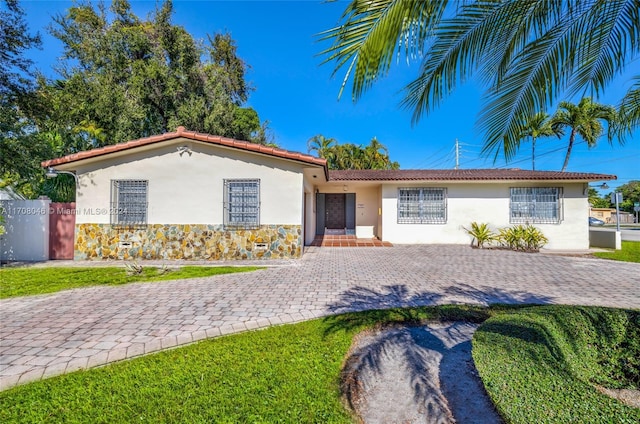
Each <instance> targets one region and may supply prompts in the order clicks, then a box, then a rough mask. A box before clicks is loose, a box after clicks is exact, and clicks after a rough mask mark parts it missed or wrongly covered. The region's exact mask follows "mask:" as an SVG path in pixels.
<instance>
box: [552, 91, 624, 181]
mask: <svg viewBox="0 0 640 424" xmlns="http://www.w3.org/2000/svg"><path fill="white" fill-rule="evenodd" d="M602 121H604V122H606V123H607V125H608V131H607V134H608V136H609V142H611V141H612V129H613V126H614V125H616V122H617V113H616V110H615V109H614V108H613V107H611V106H606V105H602V104H599V103H596V102H594V101H593V100H591V98H590V97H584V98H582V100H580V102H579V103H578V104H577V105H576V104H574V103H571V102H560V105H559V108H558V111H557V112H556V113H555V115H554V116H553V117H552V118H551V128H552V129H553V131H554V132H556V133H559V134H560V133H563V132H564V129H565V128H568V129H569V131H570V132H569V146H568V147H567V155H566V156H565V158H564V164H563V165H562V171H563V172H564V171H565V170H566V169H567V165H569V157H570V156H571V150H572V149H573V144H574V142H575V140H576V136H577V135H579V136H580V137H581V138H582V139H583V140H584V141H585V142H586V143H587V146H589V148H592V147H594V146H595V145H596V143H597V141H598V139H599V138H600V137H601V136H602V135H603V134H604V127H603V125H602Z"/></svg>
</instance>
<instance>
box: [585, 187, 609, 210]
mask: <svg viewBox="0 0 640 424" xmlns="http://www.w3.org/2000/svg"><path fill="white" fill-rule="evenodd" d="M589 204H590V205H591V207H592V208H610V207H611V201H610V200H609V196H604V197H602V196H600V193H598V190H596V189H595V188H591V187H590V188H589Z"/></svg>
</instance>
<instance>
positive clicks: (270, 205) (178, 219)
mask: <svg viewBox="0 0 640 424" xmlns="http://www.w3.org/2000/svg"><path fill="white" fill-rule="evenodd" d="M178 146H188V147H189V148H190V149H191V154H188V153H183V154H182V155H180V154H179V152H178V151H177V147H178ZM303 168H304V165H303V164H298V163H295V162H291V161H287V160H283V159H278V158H271V157H267V156H263V155H257V154H252V153H248V152H243V151H238V150H232V149H226V148H222V147H218V146H209V145H205V144H202V143H197V142H193V141H189V140H171V141H168V142H164V143H158V144H155V145H153V147H152V148H151V149H139V150H138V151H128V152H127V154H126V155H125V154H120V155H119V156H118V155H112V156H110V157H108V158H105V159H103V160H95V159H94V160H91V161H84V162H79V163H76V164H73V169H75V170H76V172H77V174H78V177H79V187H78V193H77V208H78V215H77V217H76V218H77V220H76V223H77V224H83V223H97V224H106V223H109V222H110V216H109V213H108V211H109V208H110V200H111V180H123V179H140V180H148V181H149V185H148V204H149V206H148V223H149V224H222V223H223V213H224V212H223V193H224V188H223V180H224V179H242V178H250V179H260V203H261V204H260V223H261V224H263V225H269V224H281V225H302V215H303V205H302V201H301V198H302V197H303V195H304V191H303V173H302V172H303Z"/></svg>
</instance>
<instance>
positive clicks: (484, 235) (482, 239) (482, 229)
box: [462, 221, 496, 248]
mask: <svg viewBox="0 0 640 424" xmlns="http://www.w3.org/2000/svg"><path fill="white" fill-rule="evenodd" d="M462 228H464V227H462ZM464 230H465V231H466V232H467V234H469V235H470V236H471V237H472V239H471V247H479V248H482V247H484V244H485V243H490V242H492V241H494V240H495V239H496V235H495V234H494V233H493V231H491V230H490V229H489V226H488V225H487V224H484V223H483V224H478V223H477V222H475V221H474V222H472V223H471V229H468V228H464ZM474 242H475V245H474Z"/></svg>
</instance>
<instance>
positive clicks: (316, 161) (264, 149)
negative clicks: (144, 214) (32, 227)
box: [41, 127, 327, 174]
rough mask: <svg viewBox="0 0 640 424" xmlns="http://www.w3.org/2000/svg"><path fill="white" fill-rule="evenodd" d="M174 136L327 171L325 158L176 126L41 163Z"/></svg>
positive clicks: (52, 163) (70, 159)
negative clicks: (144, 136)
mask: <svg viewBox="0 0 640 424" xmlns="http://www.w3.org/2000/svg"><path fill="white" fill-rule="evenodd" d="M175 138H186V139H189V140H195V141H201V142H204V143H209V144H214V145H217V146H224V147H230V148H232V149H238V150H244V151H247V152H253V153H258V154H262V155H267V156H273V157H277V158H282V159H288V160H293V161H297V162H302V163H306V164H310V165H316V166H321V167H323V168H325V174H326V172H327V170H326V165H327V161H326V160H325V159H321V158H317V157H315V156H311V155H307V154H304V153H299V152H292V151H289V150H284V149H279V148H277V147H268V146H263V145H261V144H256V143H250V142H248V141H241V140H235V139H233V138H226V137H220V136H217V135H211V134H203V133H198V132H195V131H188V130H186V129H185V128H184V127H178V129H177V130H176V131H175V132H170V133H165V134H160V135H154V136H151V137H146V138H140V139H138V140H132V141H127V142H125V143H120V144H114V145H111V146H105V147H100V148H98V149H92V150H86V151H83V152H78V153H74V154H72V155H68V156H63V157H60V158H56V159H51V160H46V161H43V162H42V163H41V165H42V166H43V167H49V166H56V165H62V164H66V163H71V162H77V161H79V160H83V159H89V158H94V157H99V156H104V155H108V154H110V153H115V152H121V151H124V150H129V149H135V148H136V147H141V146H147V145H150V144H154V143H159V142H162V141H167V140H172V139H175Z"/></svg>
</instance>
